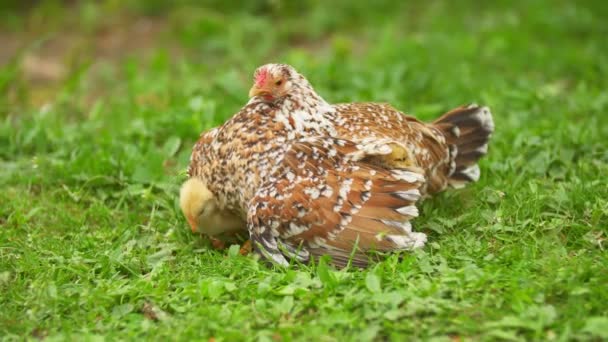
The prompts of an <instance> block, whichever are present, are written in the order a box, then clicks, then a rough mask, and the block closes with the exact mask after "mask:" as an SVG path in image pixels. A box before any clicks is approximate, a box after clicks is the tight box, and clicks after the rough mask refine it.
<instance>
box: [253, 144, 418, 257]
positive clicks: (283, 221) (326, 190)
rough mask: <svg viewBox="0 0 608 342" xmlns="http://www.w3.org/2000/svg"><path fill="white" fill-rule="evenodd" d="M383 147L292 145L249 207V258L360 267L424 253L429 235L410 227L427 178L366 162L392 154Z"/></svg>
mask: <svg viewBox="0 0 608 342" xmlns="http://www.w3.org/2000/svg"><path fill="white" fill-rule="evenodd" d="M392 151H393V150H392V148H391V143H390V141H388V140H368V141H361V142H359V143H353V142H351V141H348V140H343V139H336V138H328V137H314V138H306V139H301V140H299V141H297V142H296V143H293V144H292V146H291V147H290V148H289V150H288V152H287V153H286V154H285V157H284V159H283V160H281V161H279V164H278V166H277V168H276V170H275V172H274V175H273V177H270V181H269V182H268V183H267V184H265V185H264V186H263V187H262V188H261V189H260V190H259V191H258V193H257V195H256V196H255V197H254V198H253V199H252V200H251V202H250V204H249V212H248V217H247V224H248V229H249V233H250V236H251V240H252V242H253V246H254V250H256V252H258V253H259V254H261V255H262V256H263V257H265V258H267V259H269V260H271V261H274V262H276V263H279V264H287V263H288V259H293V258H295V259H297V260H299V261H302V262H307V261H308V260H309V259H310V256H311V255H314V256H320V255H324V254H329V255H331V256H332V257H333V262H334V264H336V265H337V266H345V265H346V264H347V263H348V260H349V257H350V256H351V255H352V257H353V258H352V260H353V263H354V264H355V265H358V266H365V265H366V264H367V262H368V255H367V254H366V252H368V251H370V250H377V251H391V250H398V249H412V248H416V247H421V246H423V245H424V243H425V242H426V235H424V234H422V233H416V232H412V230H411V224H410V222H409V221H410V219H412V218H414V217H416V216H418V209H417V208H416V206H415V203H416V201H417V200H418V199H419V197H420V192H419V190H418V188H419V187H420V185H421V184H422V183H423V182H424V177H423V176H422V175H421V174H419V173H416V172H413V171H411V170H407V169H398V168H394V169H385V168H382V167H379V166H376V165H373V164H370V163H367V162H365V159H366V158H369V157H370V156H381V155H388V154H390V153H392Z"/></svg>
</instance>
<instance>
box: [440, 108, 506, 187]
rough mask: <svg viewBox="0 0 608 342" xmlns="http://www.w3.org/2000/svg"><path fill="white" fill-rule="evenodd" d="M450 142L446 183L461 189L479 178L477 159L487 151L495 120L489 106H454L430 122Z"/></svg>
mask: <svg viewBox="0 0 608 342" xmlns="http://www.w3.org/2000/svg"><path fill="white" fill-rule="evenodd" d="M433 124H434V125H435V127H437V128H438V129H439V130H441V131H442V132H443V134H444V136H445V137H446V139H447V142H448V144H449V145H450V150H451V153H452V160H453V162H454V163H453V164H452V172H451V174H450V176H449V184H450V185H451V186H452V187H454V188H460V187H463V186H464V185H466V184H467V183H469V182H475V181H477V180H479V173H480V172H479V166H478V165H477V161H478V160H479V159H480V158H481V157H483V156H484V155H485V154H486V153H487V152H488V141H489V140H490V137H491V136H492V133H493V132H494V121H493V120H492V113H491V112H490V109H489V108H488V107H481V106H478V105H476V104H471V105H468V106H462V107H458V108H456V109H453V110H451V111H449V112H447V113H445V114H444V115H443V116H441V117H440V118H439V119H437V120H435V121H434V122H433Z"/></svg>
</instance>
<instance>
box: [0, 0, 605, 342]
mask: <svg viewBox="0 0 608 342" xmlns="http://www.w3.org/2000/svg"><path fill="white" fill-rule="evenodd" d="M62 3H63V2H60V1H49V0H46V1H40V2H37V4H36V5H29V6H26V5H22V4H20V2H19V1H7V2H5V3H4V5H2V7H0V45H1V46H2V48H1V49H0V50H1V51H0V63H2V64H1V65H0V184H1V185H2V188H1V189H2V191H1V192H0V227H1V229H0V338H1V339H4V340H21V339H22V338H23V337H26V338H32V339H38V338H49V339H52V340H83V339H90V340H103V339H104V338H105V339H106V340H116V339H122V340H135V339H142V338H145V339H151V340H189V339H194V340H209V341H212V340H215V341H221V340H227V341H228V340H230V341H232V340H271V341H280V340H285V341H290V340H320V341H343V340H386V339H388V340H396V341H399V340H428V339H433V340H438V341H441V340H446V341H461V340H496V339H499V340H602V339H608V253H607V248H608V240H606V237H607V235H608V182H607V180H606V177H607V175H608V91H607V89H608V48H607V47H608V21H607V20H606V18H607V17H608V5H607V4H606V3H605V2H604V1H599V0H598V1H577V2H572V1H565V0H557V1H549V0H546V1H541V0H539V1H515V2H510V1H496V2H483V3H482V2H476V1H459V2H451V1H450V2H448V1H424V2H411V3H403V4H402V3H401V1H395V2H392V1H378V2H376V4H374V5H370V4H367V5H366V4H363V3H361V4H359V3H356V2H353V1H347V0H342V1H336V2H333V3H332V5H328V4H322V2H320V1H304V2H283V1H252V2H247V3H246V4H243V5H238V4H235V3H230V2H224V3H222V2H220V1H205V2H204V3H206V4H202V5H201V4H199V3H198V2H197V4H198V5H197V6H195V5H193V4H194V3H195V2H190V1H176V2H174V3H172V4H171V5H169V4H168V2H163V1H134V0H131V1H125V2H124V3H123V2H119V1H111V0H104V1H82V2H69V3H70V5H69V6H68V7H65V6H62V5H61V4H62ZM272 61H279V62H285V63H289V64H292V65H294V66H295V67H296V68H297V69H298V70H300V71H301V72H302V73H304V74H305V75H307V77H308V78H309V80H310V81H311V82H312V84H313V85H314V86H315V87H316V89H317V90H318V92H319V93H320V94H321V95H322V96H324V97H325V98H326V99H327V100H328V101H330V102H343V101H386V102H390V103H391V104H393V105H394V106H396V107H397V108H400V109H401V110H403V111H405V112H408V113H412V114H415V115H417V116H418V117H420V118H423V119H431V118H434V117H435V116H437V115H438V114H440V113H441V112H443V111H445V110H448V109H450V108H452V107H456V106H458V105H461V104H465V103H469V102H477V103H481V104H485V105H488V106H490V107H491V109H492V112H493V113H494V120H495V123H496V133H495V135H494V136H493V139H492V141H491V144H490V151H489V154H488V156H487V158H485V159H483V160H482V162H481V169H482V176H481V180H480V181H479V182H478V183H476V184H474V185H472V186H469V187H468V188H466V189H463V190H458V191H449V192H446V193H443V194H441V195H438V196H436V197H434V198H431V199H428V200H426V201H425V202H424V203H423V204H422V206H421V216H420V218H418V219H416V220H415V226H416V227H417V229H419V230H422V231H424V232H426V233H428V234H429V244H428V245H427V247H426V248H425V249H423V250H420V251H417V252H415V253H404V254H402V255H401V258H399V257H398V256H396V255H395V256H391V257H389V258H388V259H387V260H385V261H382V262H379V263H377V264H374V265H372V266H371V267H370V268H368V269H366V270H358V269H347V270H342V271H338V270H335V269H333V268H331V267H329V266H327V263H325V262H324V261H322V262H321V263H319V264H317V265H311V266H301V267H292V268H287V269H285V268H272V267H267V266H265V265H263V264H261V263H259V262H258V261H256V260H255V259H254V258H252V257H244V256H241V255H238V253H237V251H238V249H237V248H236V246H235V247H233V248H231V249H229V250H225V251H216V250H212V249H210V244H209V241H208V240H207V239H206V238H204V237H201V236H197V235H193V234H192V233H191V232H190V230H189V228H188V225H187V223H186V221H185V220H184V218H183V216H182V214H181V212H180V210H179V206H178V203H177V196H178V191H179V185H180V184H181V182H183V181H184V180H185V178H186V176H185V170H186V167H187V164H188V158H189V154H190V152H191V147H192V145H193V143H194V141H195V140H196V138H197V137H198V135H199V134H200V133H201V132H202V131H204V130H206V129H208V128H211V127H213V126H216V125H219V124H221V123H222V122H224V121H225V120H226V119H227V118H229V117H230V116H231V115H232V114H233V113H235V112H236V111H237V110H239V108H240V107H241V106H243V105H244V103H245V102H246V101H247V90H248V89H249V86H250V84H251V80H252V73H253V70H254V69H255V67H257V66H259V65H261V64H264V63H267V62H272Z"/></svg>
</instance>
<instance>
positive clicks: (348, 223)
mask: <svg viewBox="0 0 608 342" xmlns="http://www.w3.org/2000/svg"><path fill="white" fill-rule="evenodd" d="M249 95H250V97H251V99H250V101H249V102H248V103H247V105H246V106H245V107H244V108H242V109H241V110H240V111H239V112H238V113H236V114H235V115H234V116H233V117H232V118H231V119H230V120H228V121H227V122H226V123H225V124H223V125H222V126H220V127H217V128H215V129H212V130H210V131H208V132H205V133H203V134H202V135H201V137H200V139H199V141H198V142H197V143H196V145H195V146H194V150H193V153H192V157H191V163H190V167H189V170H188V174H189V176H190V177H191V178H190V179H189V180H188V181H187V182H186V183H185V184H184V185H183V186H182V190H181V193H180V204H181V207H182V210H183V212H184V214H185V216H186V217H187V219H188V221H189V223H190V225H191V227H192V229H193V231H195V230H200V231H202V232H203V233H207V234H210V235H214V234H217V233H222V232H226V231H234V230H239V229H244V227H245V226H246V229H247V230H248V232H249V235H250V239H251V241H252V245H253V248H254V251H255V252H257V253H258V254H260V255H261V256H262V257H264V258H266V259H268V260H270V261H273V262H275V263H278V264H281V265H287V264H288V263H289V261H290V260H298V261H301V262H307V261H308V260H310V258H311V256H320V255H324V254H328V255H331V256H332V257H333V258H332V259H333V262H334V264H336V265H338V266H344V265H346V264H347V263H348V262H349V260H350V262H352V263H353V264H354V265H358V266H365V265H367V262H368V260H369V255H370V253H369V252H370V251H380V252H386V251H393V250H409V249H413V248H418V247H422V246H423V245H424V244H425V242H426V235H425V234H423V233H420V232H414V231H412V226H411V223H410V220H411V219H413V218H415V217H417V216H418V209H417V207H416V202H417V201H418V200H419V199H420V198H421V197H423V196H425V195H426V194H432V193H436V192H438V191H441V190H444V189H445V188H446V187H448V186H450V185H451V186H453V187H461V186H463V185H464V184H466V183H467V182H472V181H476V180H477V179H478V178H479V174H480V172H479V167H478V166H477V161H478V159H479V158H480V157H481V156H483V155H485V154H486V152H487V144H488V141H489V139H490V135H491V134H492V132H493V130H494V124H493V121H492V116H491V114H490V111H489V109H488V108H487V107H480V106H477V105H470V106H463V107H459V108H456V109H454V110H452V111H450V112H448V113H446V114H445V115H443V116H442V117H440V118H439V119H437V120H435V121H434V122H433V123H423V122H421V121H419V120H417V119H415V118H413V117H411V116H406V115H404V114H403V113H401V112H399V111H398V110H396V109H394V108H393V107H391V106H390V105H388V104H377V103H348V104H337V105H330V104H329V103H327V102H326V101H325V100H323V98H321V97H320V96H319V95H318V94H317V93H316V92H315V91H314V90H313V88H312V86H311V85H310V83H309V82H308V81H307V80H306V79H305V78H304V77H303V76H302V75H300V74H299V73H298V72H297V71H296V70H295V69H294V68H293V67H291V66H289V65H285V64H267V65H264V66H262V67H260V68H258V69H257V70H256V72H255V74H254V85H253V87H252V88H251V91H250V93H249ZM239 220H240V221H239ZM239 222H241V224H239ZM245 222H246V225H245ZM210 223H211V224H210Z"/></svg>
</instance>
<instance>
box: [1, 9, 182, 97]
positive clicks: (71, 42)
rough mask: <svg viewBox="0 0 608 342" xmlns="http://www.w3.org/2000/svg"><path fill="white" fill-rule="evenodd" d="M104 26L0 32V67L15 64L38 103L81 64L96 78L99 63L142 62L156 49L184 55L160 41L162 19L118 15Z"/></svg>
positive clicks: (164, 28) (163, 26)
mask: <svg viewBox="0 0 608 342" xmlns="http://www.w3.org/2000/svg"><path fill="white" fill-rule="evenodd" d="M108 23H109V24H107V25H103V26H101V27H99V28H98V29H96V30H94V31H92V32H91V31H89V32H87V31H86V30H80V29H70V28H68V27H62V28H61V29H58V30H56V31H55V32H50V33H49V32H26V31H24V32H6V31H5V32H2V31H0V46H2V49H0V66H7V65H9V64H10V63H15V66H16V68H17V70H18V73H17V75H18V76H17V77H18V81H19V82H21V83H22V84H23V83H25V86H26V88H27V89H28V91H29V92H31V93H36V94H37V95H35V96H31V98H32V101H29V102H30V103H31V102H33V103H31V104H34V105H39V104H42V103H44V102H45V101H48V100H49V98H51V97H53V96H54V94H55V92H54V91H53V88H54V87H56V86H57V85H59V84H61V83H62V82H63V81H64V80H65V79H66V78H67V77H69V76H70V75H71V74H72V73H74V72H76V71H78V70H79V69H80V68H81V67H82V65H83V64H85V63H86V64H87V65H88V67H89V68H90V71H92V72H91V73H90V74H91V75H94V74H95V72H94V70H95V69H96V68H97V67H98V66H100V65H102V64H108V63H109V64H116V65H118V63H120V62H121V61H122V60H124V58H125V57H127V56H134V57H135V58H142V60H144V59H146V57H147V56H149V55H150V53H152V52H154V51H157V50H158V49H159V48H163V49H168V50H169V51H170V53H171V55H172V56H179V55H181V54H182V50H181V49H180V47H179V46H177V44H173V43H172V42H171V41H169V40H168V39H163V37H167V36H168V35H167V34H166V32H167V30H168V27H169V25H168V24H167V21H166V19H165V18H162V17H139V18H127V17H121V18H110V19H109V20H108ZM91 69H92V70H91ZM9 92H10V85H9ZM40 94H42V95H40Z"/></svg>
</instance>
